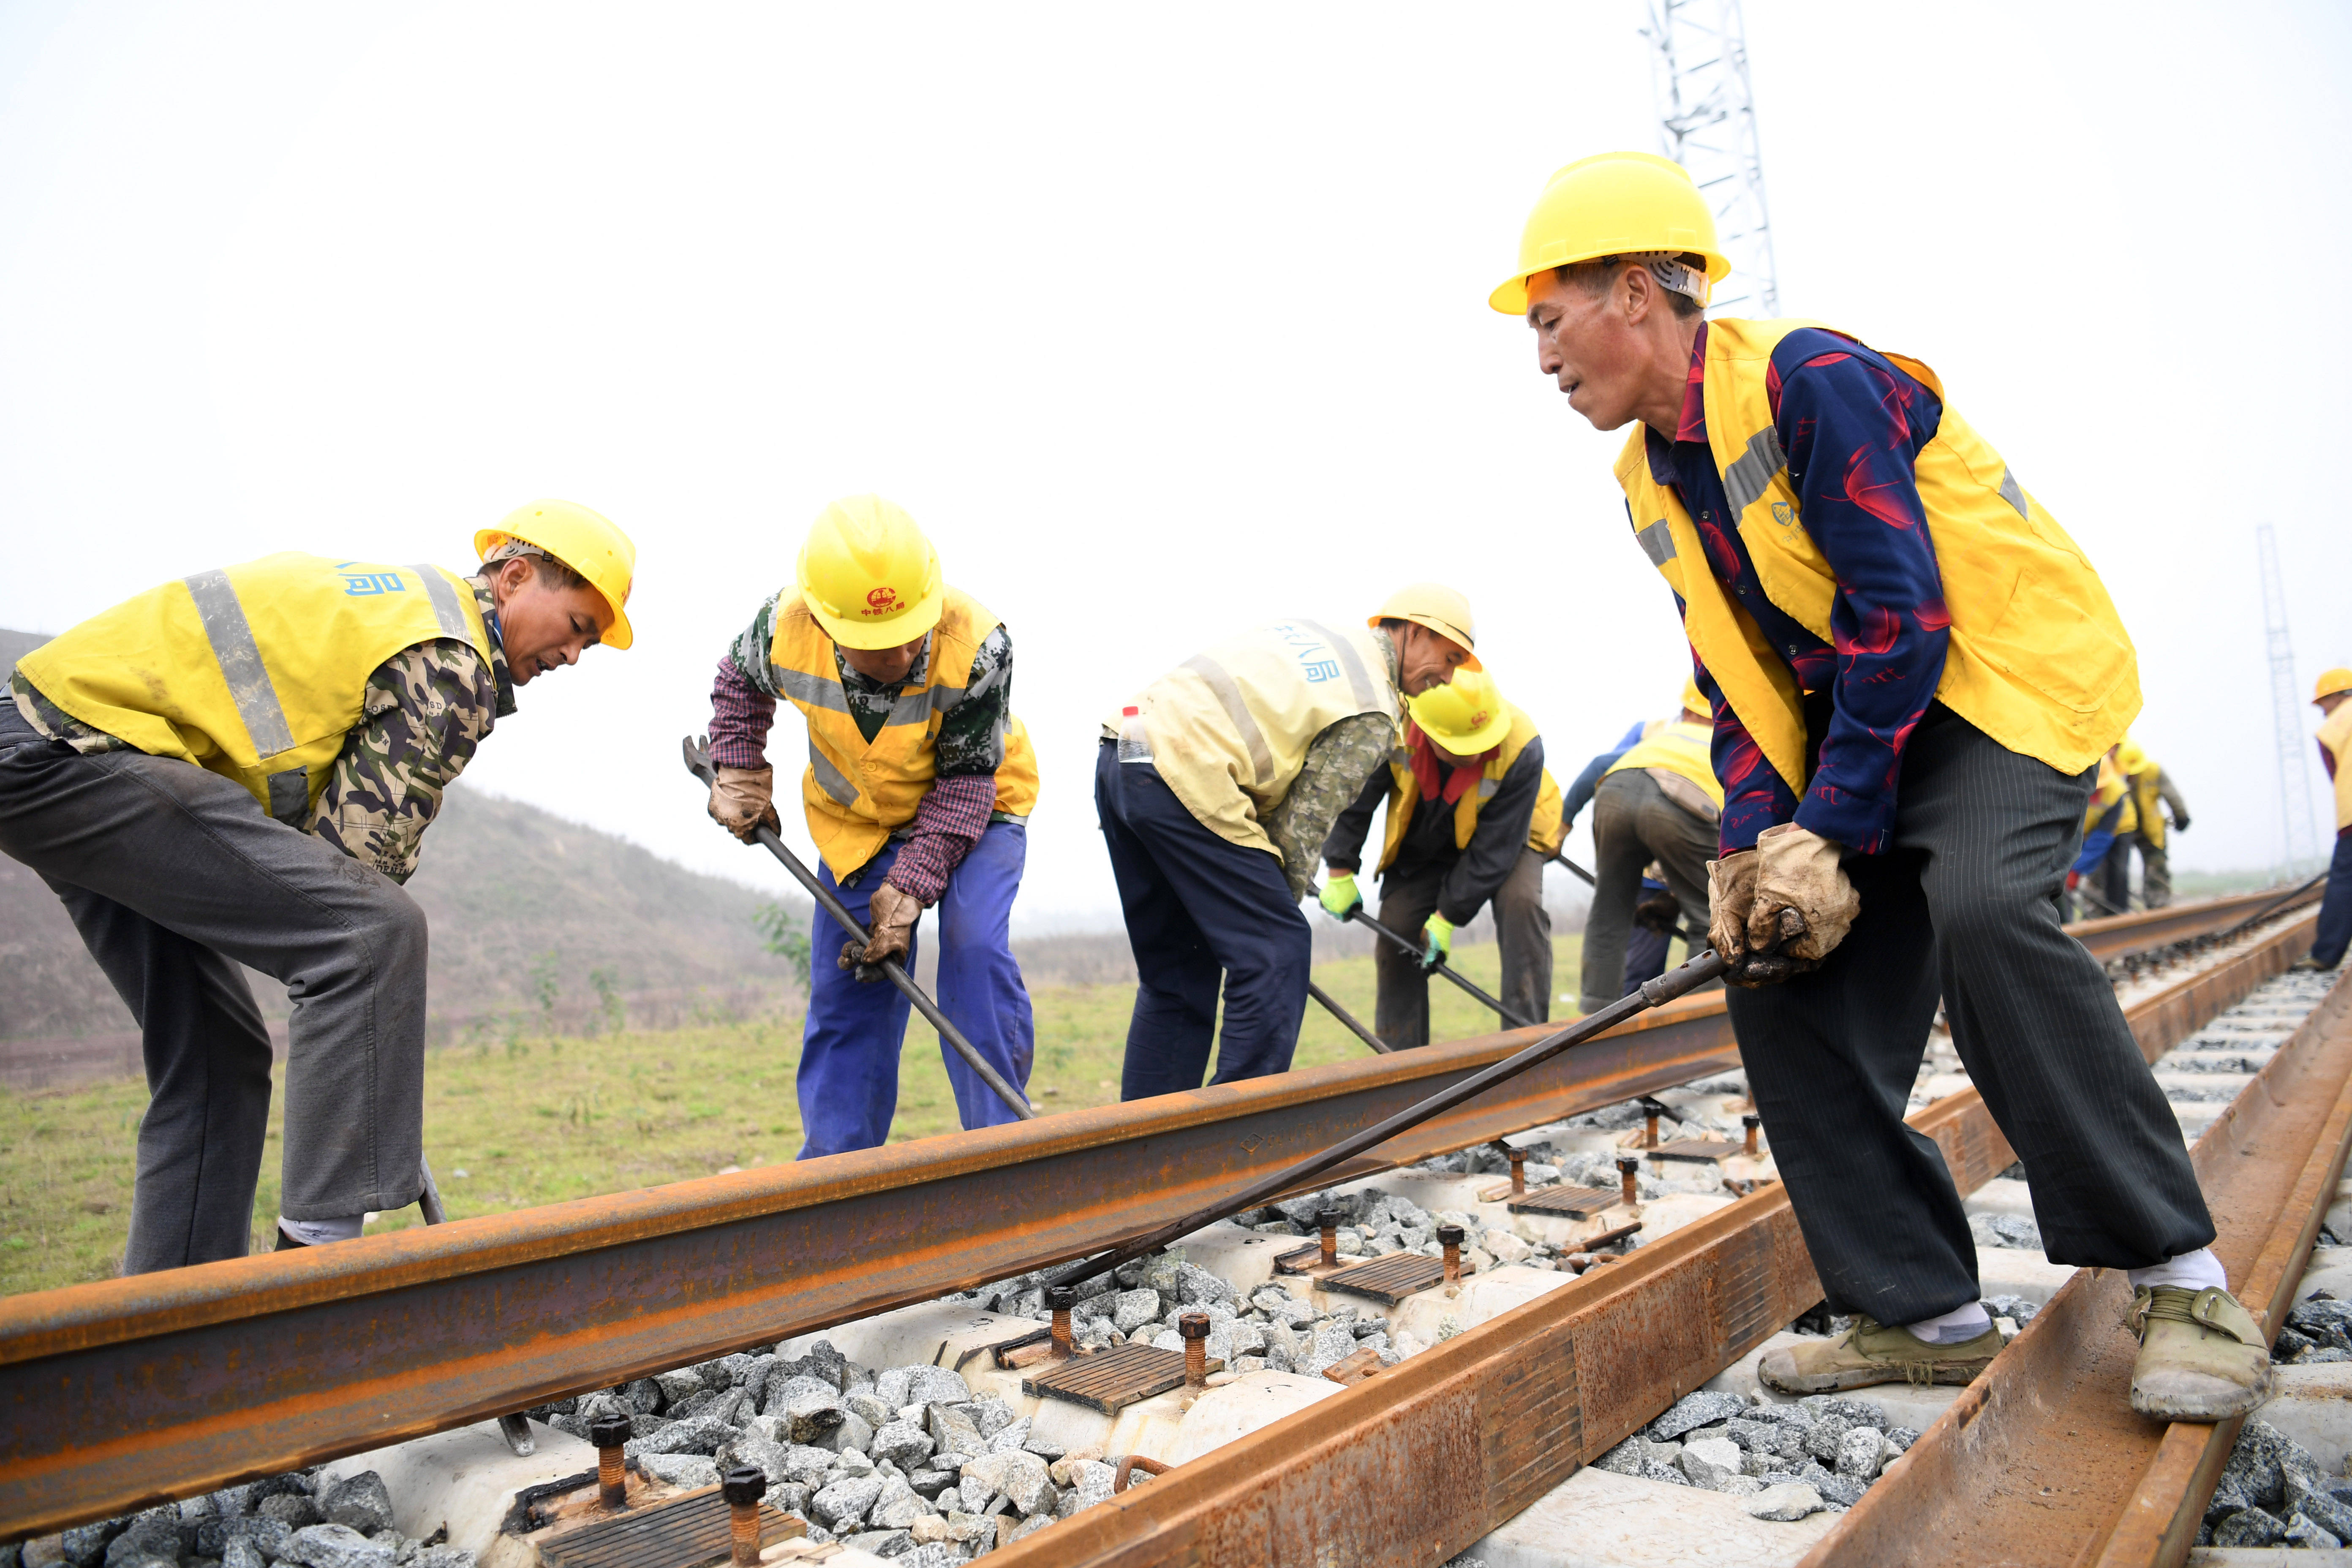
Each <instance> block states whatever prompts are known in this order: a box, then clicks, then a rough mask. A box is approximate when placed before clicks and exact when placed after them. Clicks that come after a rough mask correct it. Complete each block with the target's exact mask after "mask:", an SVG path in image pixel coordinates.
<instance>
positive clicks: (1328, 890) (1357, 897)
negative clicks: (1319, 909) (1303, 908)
mask: <svg viewBox="0 0 2352 1568" xmlns="http://www.w3.org/2000/svg"><path fill="white" fill-rule="evenodd" d="M1322 900H1323V912H1324V913H1325V914H1327V915H1329V916H1330V917H1331V918H1332V919H1333V920H1335V921H1344V920H1346V919H1347V918H1348V917H1349V915H1352V914H1354V913H1355V912H1356V911H1357V910H1360V909H1362V908H1363V907H1364V895H1363V894H1361V893H1360V892H1358V891H1356V878H1355V875H1354V873H1352V872H1349V871H1334V872H1332V873H1331V875H1330V876H1329V877H1328V878H1327V879H1325V881H1324V883H1323V892H1322Z"/></svg>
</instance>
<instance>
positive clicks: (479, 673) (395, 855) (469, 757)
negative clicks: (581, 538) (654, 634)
mask: <svg viewBox="0 0 2352 1568" xmlns="http://www.w3.org/2000/svg"><path fill="white" fill-rule="evenodd" d="M467 582H469V583H470V584H472V585H473V589H474V601H475V603H476V604H478V605H480V606H481V611H482V622H483V625H484V626H487V627H488V631H489V634H490V660H489V663H488V665H487V666H485V665H484V664H483V662H482V656H481V654H480V653H479V652H478V651H477V650H476V649H475V647H474V645H473V644H471V643H469V642H467V641H465V640H464V639H462V638H458V637H436V638H435V639H433V640H432V641H431V642H423V643H418V644H416V645H415V647H406V648H403V649H401V651H400V652H398V653H396V654H394V655H393V656H392V657H391V658H388V659H386V660H384V661H383V663H382V664H380V665H378V666H377V667H376V668H375V672H374V673H373V675H371V676H369V677H368V683H367V690H366V693H365V695H364V696H363V697H362V699H361V704H360V721H359V722H358V723H357V724H354V725H353V726H352V729H351V731H350V732H349V733H347V734H346V735H345V736H344V737H343V750H342V754H341V756H339V757H337V758H336V759H335V766H334V771H333V772H332V773H330V774H329V775H328V778H327V784H326V787H325V789H323V790H322V791H321V792H320V795H319V804H318V805H317V807H316V808H315V810H314V812H313V814H312V816H311V819H310V831H311V832H312V833H315V834H317V835H318V836H319V837H321V838H323V839H325V840H326V841H327V842H328V843H330V844H331V845H333V846H334V847H336V848H338V849H340V850H341V851H342V852H343V853H344V854H346V855H349V856H350V857H351V858H352V859H354V860H358V861H360V862H361V863H362V864H364V865H368V866H373V867H374V868H376V869H377V870H379V871H381V872H383V874H384V875H385V876H387V877H389V878H391V879H393V880H394V881H395V882H405V881H407V880H408V879H409V877H410V875H411V874H412V873H413V872H415V869H416V856H417V850H418V848H419V840H420V839H421V838H422V837H424V834H425V828H426V827H428V826H431V825H432V822H433V818H434V816H435V815H436V813H437V812H439V811H440V809H441V797H442V794H443V792H444V791H446V789H447V788H448V787H449V783H450V781H451V780H452V779H455V778H456V777H457V775H458V774H459V773H463V772H465V771H466V764H467V763H470V762H472V761H473V760H474V750H475V748H476V747H478V746H479V745H480V744H481V742H482V737H483V736H485V735H487V734H488V733H489V732H490V729H491V726H492V725H494V724H496V723H497V722H498V721H499V720H500V719H503V718H505V717H506V716H507V715H508V714H509V713H512V712H513V711H514V710H515V700H514V682H513V681H512V680H511V679H509V677H508V675H507V654H506V645H505V643H504V642H503V641H501V640H500V637H499V616H498V605H497V604H496V602H495V601H494V600H493V599H492V597H491V595H490V587H489V582H488V579H487V578H485V577H472V578H468V579H467ZM9 688H10V690H11V692H12V694H13V695H14V696H15V697H16V707H17V709H18V710H19V711H20V712H22V713H23V714H24V715H25V718H26V721H27V722H29V723H30V724H31V725H32V726H33V727H34V728H35V729H37V730H38V731H41V733H43V734H45V735H47V736H48V737H49V739H51V740H53V741H62V742H65V743H66V744H67V745H69V746H71V747H73V749H74V750H76V751H78V752H83V753H85V754H88V753H90V752H110V751H127V750H129V749H130V743H129V742H126V741H122V740H120V739H118V738H117V737H115V736H113V735H110V734H107V733H106V732H105V731H101V730H95V729H92V728H91V727H90V726H89V725H87V724H84V723H82V722H81V721H79V720H78V719H75V718H72V717H70V716H69V715H68V714H67V713H65V712H64V711H63V710H60V709H59V708H58V707H57V706H56V705H55V704H54V703H52V702H50V701H49V700H48V699H47V698H46V697H43V696H42V695H41V693H40V691H39V690H38V689H37V688H35V687H34V686H33V685H32V684H31V683H30V682H29V681H27V680H26V679H25V677H24V676H23V674H22V673H21V672H20V673H18V674H16V676H15V677H14V678H13V679H11V681H10V682H9Z"/></svg>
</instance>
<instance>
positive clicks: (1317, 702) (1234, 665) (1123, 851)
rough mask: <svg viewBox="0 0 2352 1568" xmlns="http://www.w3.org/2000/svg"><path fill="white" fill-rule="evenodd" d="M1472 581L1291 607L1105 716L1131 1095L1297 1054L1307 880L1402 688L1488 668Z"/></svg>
mask: <svg viewBox="0 0 2352 1568" xmlns="http://www.w3.org/2000/svg"><path fill="white" fill-rule="evenodd" d="M1475 636H1476V634H1475V627H1474V626H1472V624H1471V620H1470V606H1469V605H1468V604H1467V603H1466V602H1465V600H1464V599H1463V597H1462V595H1459V594H1457V593H1454V591H1453V590H1452V589H1450V588H1444V587H1441V586H1439V585H1437V584H1429V583H1424V584H1417V585H1415V586H1413V587H1411V588H1407V589H1405V590H1403V591H1402V592H1401V593H1399V594H1397V595H1394V596H1393V597H1392V598H1391V599H1390V600H1389V602H1388V603H1387V604H1385V605H1382V606H1381V610H1380V613H1379V614H1377V615H1375V616H1372V617H1371V618H1370V620H1369V621H1368V622H1366V623H1365V625H1364V626H1362V627H1353V626H1347V627H1339V628H1333V627H1331V626H1325V625H1323V624H1322V623H1320V622H1317V621H1306V620H1297V621H1279V622H1276V623H1275V624H1274V625H1272V626H1260V627H1258V628H1256V629H1255V630H1254V631H1248V632H1244V633H1243V634H1242V635H1240V636H1239V637H1232V638H1229V639H1227V640H1226V641H1224V642H1221V643H1218V644H1216V645H1215V646H1213V647H1210V648H1209V649H1207V650H1206V651H1205V652H1202V653H1200V654H1197V655H1195V656H1194V657H1192V658H1188V659H1186V660H1185V661H1184V662H1183V663H1182V664H1181V665H1179V666H1177V667H1176V668H1174V669H1173V670H1171V671H1170V672H1169V673H1168V674H1166V675H1164V676H1162V677H1160V679H1158V680H1156V681H1154V682H1152V684H1151V685H1150V686H1149V687H1147V688H1146V689H1144V690H1143V691H1142V692H1141V693H1140V694H1139V696H1137V697H1136V699H1135V700H1134V701H1132V702H1131V703H1129V704H1128V705H1127V706H1126V708H1125V710H1123V711H1121V712H1118V713H1115V714H1113V715H1111V717H1110V718H1109V719H1108V721H1107V722H1106V723H1105V725H1104V731H1103V740H1102V744H1101V746H1100V748H1099V750H1098V752H1097V757H1096V762H1095V807H1096V810H1097V813H1098V814H1099V815H1100V816H1101V818H1102V830H1103V841H1104V843H1105V845H1106V846H1107V847H1108V849H1109V851H1110V868H1111V873H1112V875H1113V876H1115V877H1116V878H1117V879H1118V901H1119V908H1120V910H1121V911H1122V912H1123V913H1124V914H1125V915H1126V917H1127V935H1128V942H1129V945H1130V946H1132V947H1133V948H1134V950H1135V968H1136V978H1137V986H1136V993H1135V1016H1134V1017H1133V1019H1132V1020H1131V1021H1130V1022H1129V1025H1128V1030H1127V1065H1126V1068H1125V1069H1124V1071H1123V1072H1122V1073H1121V1075H1120V1081H1119V1098H1120V1099H1122V1100H1140V1099H1143V1098H1144V1097H1146V1096H1148V1095H1155V1094H1171V1093H1174V1092H1176V1091H1178V1090H1180V1089H1198V1088H1200V1087H1201V1078H1202V1073H1203V1072H1205V1071H1206V1070H1207V1068H1208V1062H1209V1049H1210V1046H1211V1043H1212V1037H1213V1035H1215V1033H1216V1031H1217V1026H1218V1024H1217V1019H1218V998H1219V981H1220V979H1221V978H1222V980H1223V1005H1224V1022H1223V1038H1222V1039H1221V1040H1218V1041H1216V1049H1217V1071H1216V1076H1215V1078H1214V1079H1212V1080H1211V1081H1212V1082H1215V1083H1232V1082H1234V1081H1235V1080H1236V1079H1247V1078H1262V1077H1264V1076H1265V1075H1266V1074H1268V1073H1277V1072H1283V1071H1286V1070H1287V1069H1288V1068H1289V1067H1290V1058H1291V1054H1292V1052H1294V1051H1295V1050H1296V1049H1297V1046H1298V1026H1299V1021H1300V1018H1301V1017H1302V1016H1303V1015H1304V1014H1305V1012H1306V1008H1307V970H1308V966H1309V964H1310V963H1311V962H1312V960H1313V956H1314V938H1313V935H1312V933H1311V932H1310V931H1308V929H1307V919H1306V917H1305V916H1304V915H1302V914H1300V913H1299V910H1298V900H1300V899H1302V898H1305V897H1306V896H1307V893H1308V892H1309V891H1311V890H1312V889H1313V888H1314V886H1315V869H1316V861H1317V859H1318V858H1319V856H1320V854H1321V851H1322V848H1323V845H1324V841H1325V840H1326V839H1327V838H1328V837H1330V834H1331V824H1332V823H1333V822H1334V821H1335V820H1337V819H1338V817H1339V813H1340V812H1341V811H1342V810H1343V809H1345V808H1346V806H1347V805H1348V803H1349V801H1351V800H1354V799H1355V798H1356V796H1357V795H1359V794H1360V793H1361V792H1362V790H1363V787H1364V781H1365V780H1366V779H1369V778H1370V777H1371V776H1372V775H1373V774H1374V773H1378V772H1379V771H1380V769H1381V765H1382V764H1383V763H1386V762H1387V761H1388V760H1389V754H1390V752H1391V751H1392V750H1393V749H1394V748H1395V747H1396V745H1397V742H1398V732H1397V721H1398V710H1399V708H1400V706H1401V703H1400V701H1399V695H1400V693H1401V692H1419V691H1425V690H1427V689H1429V688H1431V687H1432V686H1436V685H1440V684H1442V683H1444V681H1445V680H1447V679H1449V678H1451V676H1452V675H1453V673H1454V671H1455V670H1456V669H1475V668H1478V663H1477V657H1476V655H1475V653H1474V652H1473V651H1472V650H1473V647H1474V646H1475Z"/></svg>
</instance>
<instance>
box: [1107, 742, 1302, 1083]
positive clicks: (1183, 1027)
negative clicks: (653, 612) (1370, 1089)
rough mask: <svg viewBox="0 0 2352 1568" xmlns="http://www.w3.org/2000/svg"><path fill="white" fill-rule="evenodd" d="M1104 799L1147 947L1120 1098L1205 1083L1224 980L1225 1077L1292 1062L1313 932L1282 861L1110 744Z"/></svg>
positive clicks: (1132, 920) (1114, 867)
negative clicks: (1246, 842) (1219, 831)
mask: <svg viewBox="0 0 2352 1568" xmlns="http://www.w3.org/2000/svg"><path fill="white" fill-rule="evenodd" d="M1095 809H1096V811H1097V814H1098V815H1099V816H1101V819H1102V830H1103V840H1104V842H1105V843H1106V844H1107V845H1108V847H1109V849H1110V868H1111V874H1112V875H1113V876H1114V877H1116V878H1117V879H1118V902H1119V909H1120V910H1121V912H1123V913H1124V914H1125V915H1126V917H1127V939H1128V943H1129V946H1131V947H1132V948H1134V950H1135V972H1136V979H1137V981H1138V984H1137V986H1136V990H1135V1016H1134V1017H1133V1019H1132V1020H1131V1021H1129V1025H1128V1028H1127V1065H1126V1068H1125V1069H1124V1070H1123V1071H1122V1073H1121V1074H1120V1080H1119V1089H1118V1097H1119V1098H1120V1099H1121V1100H1142V1099H1144V1098H1146V1097H1147V1096H1150V1095H1155V1094H1174V1093H1176V1092H1177V1091H1179V1090H1181V1089H1198V1088H1200V1087H1201V1075H1202V1072H1203V1071H1205V1070H1206V1069H1207V1068H1208V1065H1209V1045H1210V1040H1211V1037H1213V1035H1214V1033H1215V1030H1216V1025H1217V989H1218V981H1219V980H1220V978H1222V979H1223V983H1224V1001H1225V1028H1224V1039H1223V1043H1222V1044H1221V1045H1220V1046H1219V1047H1218V1050H1217V1076H1216V1077H1215V1078H1213V1079H1211V1080H1210V1081H1211V1082H1213V1083H1231V1082H1233V1081H1234V1079H1244V1078H1263V1077H1265V1075H1266V1074H1268V1073H1277V1072H1286V1071H1288V1070H1289V1068H1290V1057H1291V1053H1292V1052H1293V1051H1296V1050H1297V1048H1298V1026H1299V1023H1300V1021H1301V1019H1302V1018H1303V1017H1304V1016H1305V1015H1306V1012H1307V970H1308V968H1309V966H1310V965H1311V963H1313V960H1314V955H1315V938H1314V933H1313V932H1311V931H1308V930H1307V917H1306V916H1304V915H1302V914H1300V913H1299V912H1298V900H1297V899H1294V898H1293V897H1291V894H1290V884H1289V883H1288V882H1287V881H1286V880H1285V879H1284V878H1283V875H1282V867H1281V866H1280V865H1279V864H1278V863H1277V862H1276V859H1275V858H1274V857H1273V856H1272V855H1269V854H1267V853H1266V852H1265V850H1263V849H1244V848H1243V847H1241V846H1240V845H1238V844H1235V843H1233V842H1231V841H1230V840H1228V839H1224V838H1221V837H1218V836H1217V835H1216V834H1214V833H1213V832H1211V831H1210V830H1209V829H1208V828H1206V827H1204V826H1202V825H1201V822H1200V819H1199V818H1197V817H1195V816H1193V815H1192V812H1191V811H1189V810H1187V809H1186V808H1185V805H1184V803H1183V802H1182V801H1180V800H1178V799H1177V798H1176V795H1175V792H1174V791H1172V790H1171V789H1170V788H1169V787H1168V785H1167V784H1166V783H1165V782H1164V781H1163V780H1162V779H1161V778H1160V774H1159V773H1158V772H1157V771H1155V770H1154V769H1153V768H1152V767H1151V765H1150V763H1121V762H1120V761H1119V760H1118V744H1117V743H1116V742H1111V741H1105V742H1103V743H1102V748H1101V752H1100V755H1099V756H1098V757H1097V759H1096V763H1095Z"/></svg>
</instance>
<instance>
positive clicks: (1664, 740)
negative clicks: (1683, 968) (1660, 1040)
mask: <svg viewBox="0 0 2352 1568" xmlns="http://www.w3.org/2000/svg"><path fill="white" fill-rule="evenodd" d="M1713 739H1714V725H1713V722H1712V720H1711V719H1710V717H1709V715H1708V712H1707V709H1706V697H1705V696H1703V695H1702V694H1701V693H1700V691H1699V689H1698V686H1697V683H1696V681H1692V680H1688V679H1685V682H1684V685H1683V691H1682V698H1681V701H1680V704H1679V706H1677V707H1676V708H1675V710H1673V711H1672V712H1670V713H1668V714H1667V715H1666V716H1665V717H1664V718H1663V719H1659V720H1655V721H1652V722H1651V723H1649V724H1647V725H1645V726H1643V731H1642V734H1641V738H1640V739H1638V740H1637V741H1635V742H1633V744H1632V745H1630V746H1627V747H1625V748H1624V749H1623V750H1622V751H1621V752H1618V753H1617V754H1616V756H1615V758H1614V760H1612V762H1610V763H1609V765H1608V766H1607V767H1606V768H1604V769H1603V770H1601V778H1600V781H1599V783H1598V784H1596V785H1595V786H1594V789H1593V793H1592V855H1593V862H1592V879H1593V887H1592V907H1591V910H1590V912H1588V913H1587V914H1586V916H1585V921H1584V975H1583V996H1582V1006H1583V1010H1584V1011H1585V1012H1587V1013H1597V1012H1599V1011H1600V1010H1601V1008H1603V1007H1606V1006H1608V1005H1610V1004H1611V1003H1612V1002H1615V1001H1617V1000H1618V999H1619V998H1620V997H1622V996H1625V995H1629V994H1631V992H1632V987H1633V986H1635V985H1638V984H1639V983H1640V979H1647V978H1649V976H1650V975H1654V974H1656V973H1659V970H1658V969H1650V970H1649V971H1648V973H1646V974H1643V975H1642V976H1640V977H1639V978H1638V979H1637V978H1636V977H1635V975H1634V974H1633V972H1632V971H1631V970H1629V968H1628V967H1627V964H1626V958H1627V952H1628V949H1629V947H1630V945H1631V943H1632V940H1633V931H1634V926H1635V921H1636V919H1637V910H1638V909H1639V907H1640V906H1641V904H1642V902H1643V883H1644V880H1645V879H1644V876H1643V872H1644V870H1645V868H1650V867H1653V866H1654V867H1655V868H1656V869H1657V873H1658V877H1659V879H1660V880H1661V881H1662V882H1663V883H1664V889H1665V891H1666V893H1667V895H1668V897H1669V898H1670V899H1671V900H1672V901H1673V902H1674V904H1675V906H1676V907H1677V909H1678V911H1679V913H1680V915H1681V924H1682V929H1683V930H1684V931H1686V932H1688V933H1689V934H1690V935H1691V936H1692V937H1695V938H1696V939H1697V940H1698V942H1699V944H1700V945H1701V946H1704V945H1706V938H1705V935H1704V933H1705V932H1706V863H1707V860H1708V858H1710V857H1711V856H1712V855H1713V854H1714V852H1715V836H1716V824H1717V822H1718V821H1720V820H1721V819H1722V816H1723V785H1722V784H1718V783H1717V781H1716V777H1715V763H1714V760H1713V758H1712V756H1711V755H1710V753H1709V751H1708V748H1709V746H1710V744H1711V743H1712V742H1713ZM1661 901H1662V902H1663V901H1664V900H1661ZM1664 956H1665V954H1664V949H1663V946H1662V947H1661V949H1660V951H1659V952H1658V958H1659V959H1660V960H1663V959H1664ZM1645 967H1646V966H1645ZM1661 967H1663V965H1661Z"/></svg>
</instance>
